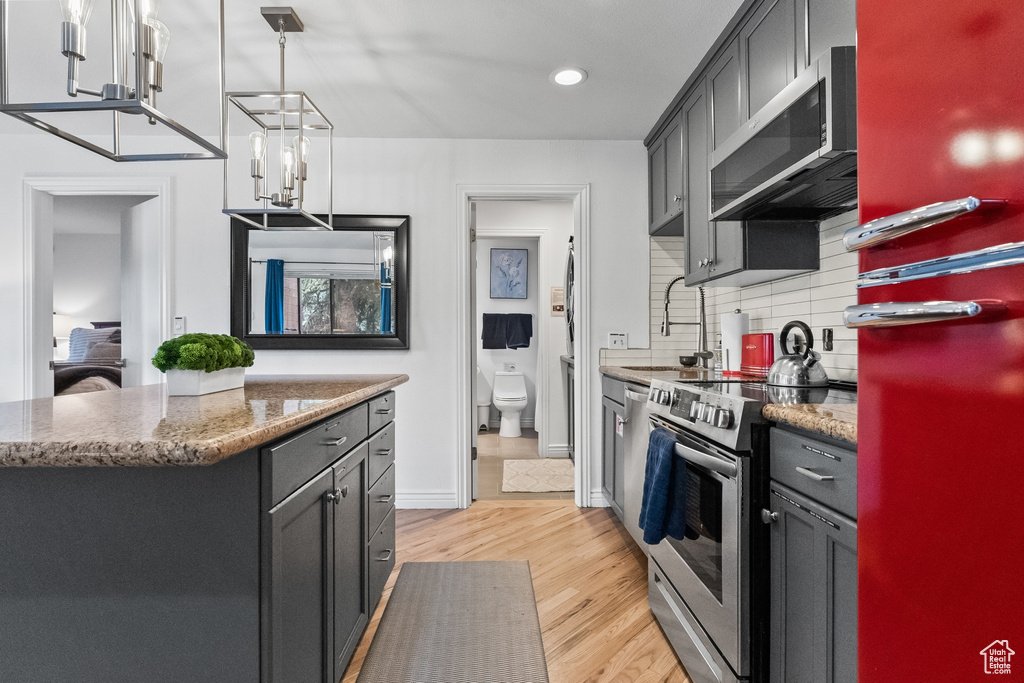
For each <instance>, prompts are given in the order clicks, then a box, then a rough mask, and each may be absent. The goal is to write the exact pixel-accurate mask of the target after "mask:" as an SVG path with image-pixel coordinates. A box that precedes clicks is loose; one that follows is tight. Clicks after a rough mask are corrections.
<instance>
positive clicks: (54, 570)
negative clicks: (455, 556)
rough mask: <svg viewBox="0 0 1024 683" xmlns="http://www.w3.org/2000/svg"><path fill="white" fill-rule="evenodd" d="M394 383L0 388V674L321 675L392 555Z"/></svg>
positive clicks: (314, 379) (23, 677) (270, 381)
mask: <svg viewBox="0 0 1024 683" xmlns="http://www.w3.org/2000/svg"><path fill="white" fill-rule="evenodd" d="M406 381H408V377H407V376H406V375H360V376H273V377H272V376H254V377H249V378H247V380H246V384H245V387H244V388H243V389H236V390H232V391H226V392H220V393H217V394H208V395H205V396H198V397H184V396H181V397H179V396H173V397H171V396H167V395H166V389H165V388H164V387H163V386H160V385H154V386H146V387H135V388H130V389H124V390H114V391H108V392H98V393H95V394H82V395H75V396H67V397H58V398H52V399H36V400H33V401H23V402H15V403H6V404H0V576H2V577H3V580H2V581H0V680H4V681H23V682H25V683H31V682H33V681H54V680H75V681H80V682H86V681H88V682H92V681H97V682H98V681H141V680H145V681H147V682H155V681H182V680H191V681H238V682H239V683H241V682H242V681H245V682H247V683H252V682H253V681H263V682H264V683H267V682H270V681H294V680H337V679H338V678H340V676H341V674H342V672H343V671H344V668H345V666H346V665H347V662H348V659H349V657H350V656H351V652H352V650H354V648H355V644H356V642H357V641H358V639H359V636H360V635H361V634H362V631H363V629H364V628H365V625H366V623H367V620H368V616H369V614H370V613H371V612H372V609H373V608H374V607H375V606H376V604H377V601H378V600H379V597H380V593H381V591H382V590H383V586H384V582H385V581H386V580H387V576H388V574H389V573H390V569H391V568H392V567H393V566H394V482H395V479H394V471H395V470H394V464H393V461H394V453H395V448H394V422H393V418H394V413H395V395H394V392H393V391H390V390H391V389H392V388H393V387H395V386H397V385H400V384H402V383H404V382H406ZM332 677H333V678H332Z"/></svg>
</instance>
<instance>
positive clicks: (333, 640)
mask: <svg viewBox="0 0 1024 683" xmlns="http://www.w3.org/2000/svg"><path fill="white" fill-rule="evenodd" d="M384 411H387V412H384ZM393 415H394V393H393V392H389V393H387V394H384V395H382V396H380V397H377V398H375V399H371V400H370V401H369V402H368V403H367V404H363V405H360V406H357V407H355V408H352V409H350V410H348V411H346V412H344V413H341V414H340V415H337V416H333V417H331V418H328V419H327V420H325V421H323V422H322V423H321V424H319V425H317V426H315V427H312V428H309V429H307V430H304V431H303V432H301V433H300V434H299V435H297V436H294V437H291V438H289V439H287V440H285V441H283V442H282V443H279V444H277V445H273V446H270V447H267V448H265V449H263V463H262V469H263V471H264V472H265V473H275V472H280V471H281V470H282V467H281V466H280V464H279V463H277V462H276V461H282V460H283V461H285V462H292V461H295V462H308V461H310V460H314V459H317V458H319V459H320V460H322V458H323V450H324V449H325V448H327V449H340V454H341V457H340V458H336V459H333V461H331V462H330V463H329V464H328V466H326V467H325V468H324V469H323V470H322V471H320V472H319V473H317V474H316V475H315V476H313V478H312V479H310V480H309V481H307V482H305V483H303V484H302V485H301V486H299V487H298V488H297V490H294V491H293V492H290V493H289V494H288V495H287V497H285V498H284V500H282V501H280V502H278V503H276V504H275V505H273V507H271V508H270V509H269V510H268V512H267V513H266V514H265V516H264V522H263V524H264V534H263V535H264V539H265V541H264V549H263V555H264V560H263V561H264V565H265V566H267V567H268V571H267V572H266V573H265V575H264V580H263V582H262V583H263V588H262V593H263V600H262V603H263V610H262V624H263V627H262V629H261V639H262V645H261V650H262V652H263V656H262V672H263V675H262V680H263V681H264V682H265V683H281V682H291V681H310V682H317V683H333V682H334V681H337V680H338V679H340V678H341V677H342V675H343V674H344V671H345V667H346V666H347V665H348V662H349V659H351V657H352V653H353V652H354V651H355V648H356V645H357V644H358V642H359V638H360V637H361V636H362V634H363V631H364V630H365V628H366V624H367V623H368V621H369V616H370V614H371V613H372V611H373V609H374V608H375V607H376V605H377V603H378V602H379V600H380V593H381V591H382V590H383V588H384V582H386V581H387V576H388V575H389V574H390V571H391V569H392V568H393V567H394V471H395V468H394V464H393V463H394V423H393V422H391V418H392V417H393ZM353 416H354V417H353ZM342 427H347V429H342ZM374 428H375V429H374ZM368 432H369V433H370V434H369V438H368V439H367V438H366V437H367V433H368ZM333 452H334V453H336V454H338V453H339V452H338V451H333ZM275 464H276V467H275ZM375 477H376V481H371V480H372V479H374V478H375ZM267 479H268V480H270V491H271V494H272V495H273V494H277V493H279V492H280V491H281V489H280V487H279V486H276V487H275V486H274V482H276V481H278V480H279V479H281V477H280V476H279V477H277V478H276V479H275V478H274V477H272V476H268V477H267ZM271 500H273V499H271ZM382 506H383V508H384V509H383V510H381V508H382ZM388 519H390V535H389V538H390V541H391V542H390V545H389V556H390V558H391V562H390V564H388V565H386V566H381V565H380V564H379V563H376V562H374V559H375V557H374V551H375V546H374V540H375V538H374V537H371V533H375V534H378V535H379V534H380V532H381V529H384V532H383V533H384V534H385V535H388V533H389V531H388V529H387V528H386V526H385V525H386V524H387V520H388ZM385 571H386V573H384V572H385ZM382 575H383V580H381V577H382Z"/></svg>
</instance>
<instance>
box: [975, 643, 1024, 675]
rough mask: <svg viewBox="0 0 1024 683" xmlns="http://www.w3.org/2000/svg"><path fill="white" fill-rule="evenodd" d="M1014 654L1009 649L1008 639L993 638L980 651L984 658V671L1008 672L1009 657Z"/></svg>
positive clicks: (993, 672)
mask: <svg viewBox="0 0 1024 683" xmlns="http://www.w3.org/2000/svg"><path fill="white" fill-rule="evenodd" d="M1015 654H1017V653H1016V652H1014V651H1013V650H1011V649H1010V643H1009V641H1006V640H993V641H992V642H991V643H990V644H988V645H986V646H985V649H984V650H982V651H981V656H982V657H983V658H984V660H985V673H987V674H1008V673H1010V657H1012V656H1013V655H1015Z"/></svg>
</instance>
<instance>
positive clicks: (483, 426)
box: [476, 368, 491, 432]
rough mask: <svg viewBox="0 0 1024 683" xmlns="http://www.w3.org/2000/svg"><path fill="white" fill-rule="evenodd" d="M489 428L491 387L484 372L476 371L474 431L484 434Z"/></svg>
mask: <svg viewBox="0 0 1024 683" xmlns="http://www.w3.org/2000/svg"><path fill="white" fill-rule="evenodd" d="M490 426H491V385H490V384H488V383H487V378H486V377H484V371H483V370H481V369H480V368H477V369H476V430H477V431H478V432H486V431H487V429H488V428H489V427H490Z"/></svg>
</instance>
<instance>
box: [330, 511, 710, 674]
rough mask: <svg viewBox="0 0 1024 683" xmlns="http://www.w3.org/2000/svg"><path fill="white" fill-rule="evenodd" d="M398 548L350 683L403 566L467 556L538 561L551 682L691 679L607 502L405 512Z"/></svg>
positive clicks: (641, 559) (643, 569)
mask: <svg viewBox="0 0 1024 683" xmlns="http://www.w3.org/2000/svg"><path fill="white" fill-rule="evenodd" d="M397 546H398V557H397V561H398V564H397V566H396V567H395V571H394V572H392V574H391V578H390V579H389V580H388V584H387V587H386V588H385V589H384V597H383V598H382V599H381V604H380V605H379V606H378V607H377V610H376V612H375V613H374V614H373V617H372V618H371V620H370V625H369V627H368V628H367V629H366V633H365V634H363V638H362V640H361V641H360V642H359V646H358V648H357V649H356V652H355V655H354V656H353V657H352V663H351V664H350V665H349V668H348V670H347V671H346V672H345V676H344V678H343V679H342V681H343V683H355V680H356V677H357V676H358V675H359V667H360V666H361V664H362V662H363V659H364V658H365V657H366V651H367V649H368V648H369V645H370V641H371V639H372V638H373V634H374V632H375V631H376V630H377V624H378V622H379V621H380V617H381V615H382V614H383V612H384V607H385V606H386V604H387V599H388V597H389V596H390V594H391V587H392V586H393V585H394V582H395V579H396V578H397V577H398V572H399V570H400V569H401V565H402V563H403V562H447V561H468V560H529V562H530V570H531V572H532V574H533V586H534V591H535V592H536V595H537V609H538V612H539V614H540V623H541V629H542V632H543V639H544V652H545V654H546V656H547V662H548V670H549V674H550V678H551V683H611V682H614V683H656V682H661V683H686V682H688V681H690V679H689V677H687V675H686V673H685V671H684V669H683V668H682V666H681V665H680V664H679V660H678V659H677V658H676V656H675V653H673V651H672V649H671V648H670V647H669V645H668V642H667V641H666V640H665V637H664V635H663V634H662V632H661V630H660V629H659V628H658V625H657V623H655V621H654V617H653V616H652V615H651V612H650V609H649V608H648V607H647V560H646V558H645V556H644V555H643V553H642V552H640V550H639V549H638V548H637V547H636V546H635V544H633V542H632V540H631V539H630V538H629V535H628V533H627V532H626V530H625V529H624V528H623V527H622V525H621V524H619V521H618V519H616V517H615V515H614V513H613V512H611V510H609V509H608V508H590V509H580V508H577V507H576V505H575V504H573V503H572V502H568V501H554V500H550V501H515V500H513V501H482V502H476V503H473V505H472V507H470V508H469V509H468V510H399V511H398V513H397ZM480 683H489V682H484V681H481V682H480Z"/></svg>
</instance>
